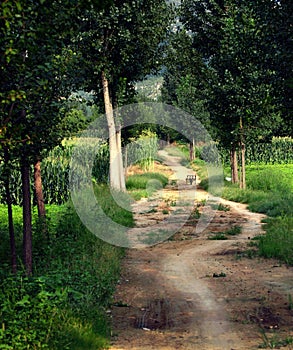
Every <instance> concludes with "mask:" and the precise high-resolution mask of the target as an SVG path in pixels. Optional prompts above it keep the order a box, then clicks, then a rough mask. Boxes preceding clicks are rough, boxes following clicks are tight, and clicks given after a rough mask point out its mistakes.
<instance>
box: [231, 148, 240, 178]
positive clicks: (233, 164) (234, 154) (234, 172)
mask: <svg viewBox="0 0 293 350" xmlns="http://www.w3.org/2000/svg"><path fill="white" fill-rule="evenodd" d="M230 164H231V178H232V183H233V184H235V183H239V175H238V161H237V151H236V147H235V145H232V148H231V151H230Z"/></svg>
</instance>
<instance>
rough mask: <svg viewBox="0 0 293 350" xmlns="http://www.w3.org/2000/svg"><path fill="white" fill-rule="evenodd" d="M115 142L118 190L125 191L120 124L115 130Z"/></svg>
mask: <svg viewBox="0 0 293 350" xmlns="http://www.w3.org/2000/svg"><path fill="white" fill-rule="evenodd" d="M116 143H117V149H118V161H119V180H120V190H121V191H126V185H125V175H124V168H123V159H122V148H121V127H120V126H119V129H118V130H117V131H116Z"/></svg>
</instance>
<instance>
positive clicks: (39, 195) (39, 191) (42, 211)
mask: <svg viewBox="0 0 293 350" xmlns="http://www.w3.org/2000/svg"><path fill="white" fill-rule="evenodd" d="M34 183H35V194H36V201H37V207H38V216H39V218H44V217H45V216H46V208H45V203H44V194H43V185H42V175H41V161H40V160H39V159H38V160H37V161H36V162H35V164H34Z"/></svg>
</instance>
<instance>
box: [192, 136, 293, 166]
mask: <svg viewBox="0 0 293 350" xmlns="http://www.w3.org/2000/svg"><path fill="white" fill-rule="evenodd" d="M215 148H218V152H219V153H217V152H215ZM199 153H200V155H201V158H203V159H205V160H209V161H211V162H213V163H215V164H218V163H220V162H221V163H222V164H224V165H229V164H230V163H229V162H230V153H229V150H227V149H225V148H222V147H220V146H219V145H217V144H216V143H215V144H213V143H211V144H209V145H205V146H202V147H200V149H199ZM218 155H220V157H218ZM245 159H246V164H247V165H250V164H290V163H293V139H292V138H291V137H274V138H273V139H272V142H270V143H250V144H246V150H245ZM239 161H240V159H239Z"/></svg>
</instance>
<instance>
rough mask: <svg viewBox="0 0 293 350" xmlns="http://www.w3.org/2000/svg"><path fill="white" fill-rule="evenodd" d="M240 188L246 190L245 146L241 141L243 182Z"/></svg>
mask: <svg viewBox="0 0 293 350" xmlns="http://www.w3.org/2000/svg"><path fill="white" fill-rule="evenodd" d="M240 187H241V188H243V189H246V164H245V144H244V142H243V141H241V182H240Z"/></svg>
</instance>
